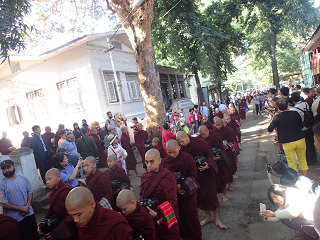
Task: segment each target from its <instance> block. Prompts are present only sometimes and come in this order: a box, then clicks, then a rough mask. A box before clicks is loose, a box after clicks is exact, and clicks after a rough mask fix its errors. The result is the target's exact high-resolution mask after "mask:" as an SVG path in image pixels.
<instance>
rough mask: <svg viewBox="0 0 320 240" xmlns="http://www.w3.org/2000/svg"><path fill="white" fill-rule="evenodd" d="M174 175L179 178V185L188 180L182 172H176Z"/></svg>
mask: <svg viewBox="0 0 320 240" xmlns="http://www.w3.org/2000/svg"><path fill="white" fill-rule="evenodd" d="M174 175H175V176H176V178H177V184H182V183H184V180H186V179H185V177H184V176H183V174H182V173H181V172H174Z"/></svg>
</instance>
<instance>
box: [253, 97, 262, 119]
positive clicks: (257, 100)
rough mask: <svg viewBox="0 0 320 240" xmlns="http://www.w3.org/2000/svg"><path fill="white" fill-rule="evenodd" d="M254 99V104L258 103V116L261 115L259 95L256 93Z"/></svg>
mask: <svg viewBox="0 0 320 240" xmlns="http://www.w3.org/2000/svg"><path fill="white" fill-rule="evenodd" d="M253 100H254V104H255V105H256V116H258V115H261V109H260V97H259V95H254V98H253Z"/></svg>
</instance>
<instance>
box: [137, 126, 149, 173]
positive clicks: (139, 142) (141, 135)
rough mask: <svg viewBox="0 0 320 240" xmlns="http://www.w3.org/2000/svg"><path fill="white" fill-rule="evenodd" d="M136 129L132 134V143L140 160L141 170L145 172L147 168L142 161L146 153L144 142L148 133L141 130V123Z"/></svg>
mask: <svg viewBox="0 0 320 240" xmlns="http://www.w3.org/2000/svg"><path fill="white" fill-rule="evenodd" d="M136 127H137V131H135V133H134V142H135V144H136V147H137V148H138V151H139V153H140V156H141V158H142V164H143V168H144V169H145V170H146V171H147V167H146V165H145V163H144V160H145V153H146V147H147V145H146V144H145V142H146V140H147V139H148V133H147V132H146V131H145V130H143V126H142V124H141V123H137V125H136Z"/></svg>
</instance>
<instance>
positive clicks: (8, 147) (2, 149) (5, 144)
mask: <svg viewBox="0 0 320 240" xmlns="http://www.w3.org/2000/svg"><path fill="white" fill-rule="evenodd" d="M14 149H15V148H14V147H13V146H12V142H11V140H10V139H8V138H7V133H6V132H2V138H1V139H0V153H1V154H2V155H8V154H9V153H10V152H12V151H13V150H14Z"/></svg>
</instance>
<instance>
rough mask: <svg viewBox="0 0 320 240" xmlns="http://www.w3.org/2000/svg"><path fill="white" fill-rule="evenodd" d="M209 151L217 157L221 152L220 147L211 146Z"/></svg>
mask: <svg viewBox="0 0 320 240" xmlns="http://www.w3.org/2000/svg"><path fill="white" fill-rule="evenodd" d="M211 151H212V152H213V154H214V155H215V156H216V157H219V156H220V154H221V149H220V148H216V147H212V148H211Z"/></svg>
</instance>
